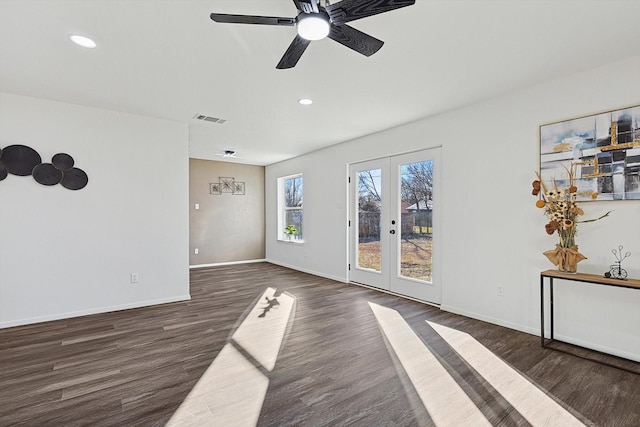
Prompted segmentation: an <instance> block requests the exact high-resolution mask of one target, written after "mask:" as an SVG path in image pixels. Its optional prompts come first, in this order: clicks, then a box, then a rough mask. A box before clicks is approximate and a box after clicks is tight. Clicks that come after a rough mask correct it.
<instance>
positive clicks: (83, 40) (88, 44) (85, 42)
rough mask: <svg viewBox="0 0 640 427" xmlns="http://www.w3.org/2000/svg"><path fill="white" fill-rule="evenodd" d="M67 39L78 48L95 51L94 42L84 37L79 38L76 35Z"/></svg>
mask: <svg viewBox="0 0 640 427" xmlns="http://www.w3.org/2000/svg"><path fill="white" fill-rule="evenodd" d="M69 39H70V40H71V41H72V42H74V43H75V44H77V45H78V46H82V47H86V48H87V49H95V47H96V46H97V45H96V42H94V41H93V40H91V39H90V38H88V37H85V36H80V35H78V34H71V35H69Z"/></svg>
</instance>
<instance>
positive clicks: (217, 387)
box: [167, 288, 295, 427]
mask: <svg viewBox="0 0 640 427" xmlns="http://www.w3.org/2000/svg"><path fill="white" fill-rule="evenodd" d="M275 294H276V290H275V289H273V288H268V289H267V290H266V291H265V292H264V293H263V294H262V296H261V297H260V299H259V300H258V302H257V303H256V305H255V306H254V307H253V309H252V310H251V312H250V313H249V314H248V315H247V317H246V318H245V320H244V321H243V322H242V324H241V325H240V326H239V327H238V329H237V330H236V331H235V333H234V334H233V335H232V336H231V339H230V340H229V342H227V344H225V346H224V347H223V348H222V350H221V351H220V353H219V354H218V356H217V357H216V358H215V360H214V361H213V362H212V363H211V365H210V366H209V367H208V368H207V370H206V371H205V373H204V374H203V375H202V377H200V379H199V380H198V382H197V383H196V385H195V386H194V388H193V389H192V390H191V391H190V392H189V395H188V396H187V397H186V399H185V400H184V401H183V402H182V404H181V405H180V407H179V408H178V410H177V411H176V412H175V413H174V414H173V416H172V417H171V419H170V420H169V422H168V423H167V426H170V427H187V426H194V427H195V426H205V425H206V426H225V427H227V426H239V427H240V426H248V427H249V426H250V427H253V426H255V425H256V424H257V422H258V417H259V416H260V411H261V410H262V404H263V402H264V398H265V396H266V393H267V389H268V387H269V378H268V373H269V372H271V371H272V370H273V368H274V366H275V364H276V359H277V357H278V353H279V351H280V347H281V346H282V341H283V339H284V335H285V333H286V330H287V325H288V323H289V320H290V318H291V314H292V312H293V307H294V303H295V298H294V297H293V296H292V295H290V294H288V293H282V294H280V295H278V296H277V297H276V296H275ZM274 301H275V302H274Z"/></svg>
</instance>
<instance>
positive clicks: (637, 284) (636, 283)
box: [540, 270, 640, 289]
mask: <svg viewBox="0 0 640 427" xmlns="http://www.w3.org/2000/svg"><path fill="white" fill-rule="evenodd" d="M540 276H543V277H553V278H555V279H563V280H572V281H575V282H588V283H598V284H601V285H610V286H621V287H623V288H637V289H640V280H638V279H624V280H621V279H614V278H612V277H604V276H602V275H598V274H586V273H564V272H562V271H558V270H545V271H542V272H541V273H540Z"/></svg>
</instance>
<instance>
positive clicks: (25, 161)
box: [0, 145, 42, 176]
mask: <svg viewBox="0 0 640 427" xmlns="http://www.w3.org/2000/svg"><path fill="white" fill-rule="evenodd" d="M0 161H1V162H2V163H4V166H5V168H7V172H9V173H10V174H13V175H18V176H28V175H31V171H33V168H35V167H36V166H37V165H39V164H40V163H42V159H41V158H40V154H38V152H37V151H36V150H34V149H33V148H31V147H27V146H26V145H10V146H8V147H4V149H3V150H2V154H0Z"/></svg>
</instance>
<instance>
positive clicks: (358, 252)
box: [349, 148, 442, 304]
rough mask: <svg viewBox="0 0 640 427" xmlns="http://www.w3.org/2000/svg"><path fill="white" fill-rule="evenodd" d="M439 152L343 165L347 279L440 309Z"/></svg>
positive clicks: (433, 151)
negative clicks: (345, 172)
mask: <svg viewBox="0 0 640 427" xmlns="http://www.w3.org/2000/svg"><path fill="white" fill-rule="evenodd" d="M441 175H442V174H441V164H440V148H432V149H429V150H423V151H419V152H414V153H409V154H402V155H398V156H392V157H386V158H382V159H376V160H371V161H367V162H361V163H354V164H351V165H350V166H349V178H350V179H349V181H350V188H349V193H350V228H349V234H350V236H349V241H350V244H349V258H350V259H349V280H350V281H352V282H358V283H363V284H366V285H369V286H373V287H377V288H380V289H385V290H388V291H391V292H394V293H398V294H401V295H406V296H410V297H413V298H417V299H420V300H423V301H428V302H431V303H434V304H440V300H441V294H442V287H441V283H440V280H439V274H440V268H439V267H440V251H439V246H440V245H439V242H440V230H441V227H440V209H441V207H442V202H441V194H440V185H441V182H440V181H441Z"/></svg>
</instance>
